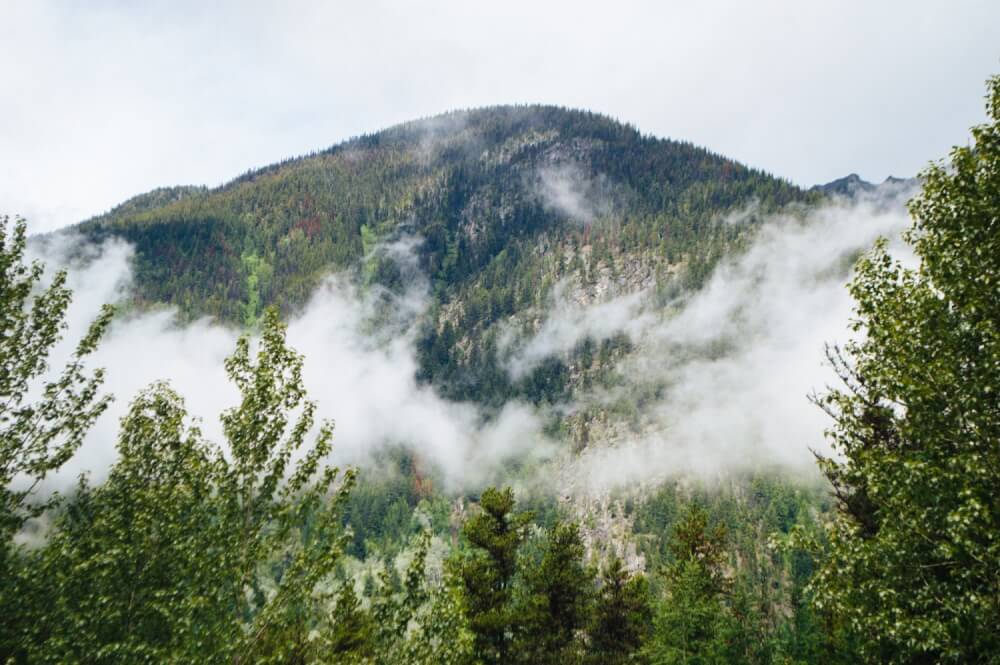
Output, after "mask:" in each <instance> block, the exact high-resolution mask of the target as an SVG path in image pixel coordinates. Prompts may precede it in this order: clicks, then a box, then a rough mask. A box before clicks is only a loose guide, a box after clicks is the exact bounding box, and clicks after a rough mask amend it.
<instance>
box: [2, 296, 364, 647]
mask: <svg viewBox="0 0 1000 665" xmlns="http://www.w3.org/2000/svg"><path fill="white" fill-rule="evenodd" d="M226 369H227V370H228V372H229V376H230V378H231V379H232V380H233V382H234V383H235V384H236V385H237V387H238V388H239V390H240V393H241V395H242V400H241V402H240V404H239V406H237V407H235V408H233V409H231V410H229V411H227V412H226V413H224V414H223V416H222V421H223V426H224V431H225V434H226V439H227V444H228V445H227V451H228V454H224V452H223V450H222V448H221V447H220V446H218V445H214V444H210V443H208V442H206V441H204V440H203V438H202V436H201V434H200V432H199V431H198V430H197V429H193V428H190V427H188V426H187V425H186V424H185V423H186V421H187V420H188V417H187V412H186V410H185V408H184V404H183V401H182V400H181V398H180V397H179V396H178V395H177V394H175V393H174V392H173V391H171V390H170V389H169V388H168V387H167V386H165V385H163V384H156V385H154V386H152V387H151V388H149V389H148V390H146V391H145V392H143V393H141V394H140V395H139V397H138V398H137V399H136V400H135V401H134V402H133V404H132V407H131V409H130V411H129V413H128V414H127V415H126V416H125V418H123V419H122V424H121V431H120V435H119V441H118V453H119V457H118V461H117V462H116V463H115V465H114V467H112V470H111V472H110V475H109V477H108V480H107V481H106V482H105V483H104V484H103V485H101V486H100V487H97V488H90V487H89V486H88V485H87V484H86V483H85V482H84V483H82V484H81V486H80V487H79V489H78V493H77V497H76V499H75V500H74V501H73V503H72V504H71V506H70V509H69V510H67V511H66V512H65V513H64V514H62V516H61V517H60V519H59V521H58V523H57V524H56V528H55V530H54V532H53V535H52V537H51V538H50V539H49V541H48V543H47V544H46V545H45V546H44V547H43V548H42V549H40V550H38V551H37V552H34V553H29V554H27V556H26V559H27V561H26V563H27V565H26V566H25V567H24V569H23V574H22V575H21V577H20V579H19V580H18V581H17V584H18V585H19V587H20V588H21V589H22V590H23V591H24V593H25V594H26V595H27V596H29V597H34V598H36V599H37V600H38V601H39V602H37V603H26V604H25V607H28V608H31V609H32V610H33V611H35V612H37V613H38V616H30V612H29V613H24V614H22V615H21V618H22V619H23V620H24V621H23V625H21V626H19V629H20V631H21V632H20V634H19V635H18V636H17V638H19V639H18V642H19V644H20V645H21V647H20V648H21V649H22V650H23V651H21V654H22V655H23V656H26V657H28V658H29V660H31V661H42V662H45V661H59V662H66V661H84V660H89V661H98V662H166V661H181V662H221V661H223V660H225V661H228V662H237V663H239V662H253V663H260V662H280V663H284V662H289V660H290V659H293V657H298V656H302V655H304V654H308V653H310V652H311V650H312V648H313V641H314V636H313V635H312V634H311V631H312V630H313V628H314V625H313V624H314V621H312V619H311V617H313V616H315V615H316V611H315V607H314V606H315V604H316V603H317V602H319V595H318V591H319V587H320V583H321V582H322V581H323V580H325V579H327V578H329V577H330V576H331V575H332V574H333V572H334V570H335V564H336V561H337V559H338V557H339V556H340V554H341V551H342V548H343V544H344V536H343V533H342V528H341V525H340V519H339V512H338V509H339V506H340V504H341V501H342V499H343V497H344V496H345V495H346V493H347V491H348V490H349V488H350V486H351V484H352V481H353V475H352V474H348V475H347V476H346V477H345V478H344V479H343V481H341V482H340V483H338V482H337V471H336V469H332V468H328V467H325V466H324V464H323V459H324V458H325V456H326V455H327V453H328V452H329V451H330V439H331V425H329V424H323V425H321V426H320V428H319V433H318V434H317V435H316V437H315V439H314V441H313V442H312V444H311V445H307V442H306V439H307V437H308V436H309V433H310V431H311V430H312V426H313V413H314V410H315V406H314V405H313V404H312V403H311V402H308V401H307V400H306V399H305V391H304V388H303V385H302V378H301V369H302V358H301V357H300V356H299V355H298V354H296V353H295V352H294V351H292V350H290V349H289V348H288V347H287V346H286V345H285V337H284V327H283V325H282V324H281V323H280V321H279V320H278V318H277V314H276V312H274V311H269V312H268V313H267V314H266V315H265V318H264V330H263V335H262V339H261V341H260V349H259V351H258V353H257V354H256V356H255V357H254V356H252V355H251V353H250V350H249V341H248V340H246V339H243V340H241V341H240V342H239V345H238V346H237V350H236V352H235V353H234V354H233V355H232V356H231V357H230V358H229V359H228V360H227V362H226ZM292 414H296V415H297V417H296V418H294V419H293V418H292ZM293 458H294V459H297V460H298V461H297V462H295V463H293ZM46 596H49V597H51V602H48V603H46V602H44V599H45V597H46Z"/></svg>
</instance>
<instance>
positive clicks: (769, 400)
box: [514, 193, 909, 490]
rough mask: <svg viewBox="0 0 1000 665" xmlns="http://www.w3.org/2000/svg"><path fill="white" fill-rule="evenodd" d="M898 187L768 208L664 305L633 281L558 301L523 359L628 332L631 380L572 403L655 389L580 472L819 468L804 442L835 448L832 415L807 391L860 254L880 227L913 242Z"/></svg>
mask: <svg viewBox="0 0 1000 665" xmlns="http://www.w3.org/2000/svg"><path fill="white" fill-rule="evenodd" d="M903 200H904V197H901V196H899V195H898V193H895V194H894V198H891V199H885V198H875V197H864V198H861V199H858V200H845V199H840V200H835V201H833V202H831V203H829V204H827V205H824V206H822V207H820V208H818V209H814V210H810V211H807V212H804V213H789V214H782V215H778V216H776V217H772V218H770V219H768V220H767V221H766V222H765V223H764V224H763V225H762V227H761V229H760V230H759V232H758V235H757V237H756V239H755V241H754V242H753V244H752V245H751V247H749V248H748V250H747V251H746V252H744V253H742V254H741V255H739V256H736V257H734V258H732V259H730V260H727V261H724V262H723V263H722V264H721V265H719V266H718V267H717V269H716V270H715V272H714V274H713V275H712V277H711V278H710V279H709V281H708V283H707V284H706V285H705V286H704V287H703V288H702V289H701V290H700V291H699V292H697V293H695V294H693V295H691V296H690V297H689V298H687V299H686V300H684V301H682V302H678V303H674V305H673V306H672V307H670V308H668V310H667V311H666V312H658V313H655V312H650V311H649V310H648V309H647V308H646V307H645V306H644V305H643V301H642V300H641V299H639V298H638V294H632V295H627V296H623V297H620V298H617V299H615V300H612V301H610V302H606V303H600V304H597V305H594V306H591V307H588V308H580V307H579V306H576V305H574V304H572V303H566V302H563V303H561V304H558V305H556V306H555V307H554V308H553V310H552V311H553V314H552V315H551V316H550V317H549V319H548V320H546V321H545V322H544V323H543V325H542V326H541V328H540V330H539V332H538V334H537V335H536V336H535V337H534V338H532V339H530V340H529V341H528V342H527V343H526V344H525V345H524V347H523V350H522V352H521V355H520V356H516V355H515V356H514V357H515V361H519V362H521V363H522V364H523V363H524V362H525V361H526V360H528V359H532V360H536V361H537V359H538V358H539V357H540V356H541V355H543V353H544V352H560V351H566V350H568V349H570V348H572V346H573V344H575V342H576V341H577V340H578V339H581V338H582V337H581V336H591V337H594V338H596V339H600V338H601V336H602V335H603V336H604V337H610V336H611V335H612V334H619V333H624V334H626V335H628V336H629V338H630V339H631V340H632V342H633V344H634V345H635V350H634V352H633V353H631V354H630V355H629V356H628V357H627V358H626V359H624V360H623V361H622V362H621V364H620V365H619V367H618V368H617V371H618V374H619V378H620V379H621V381H620V382H619V383H620V385H621V386H623V387H619V388H617V389H615V390H614V391H612V393H611V394H608V393H606V392H602V393H593V394H590V395H583V396H579V397H578V399H577V402H576V403H575V404H574V408H577V409H580V408H586V407H587V406H588V405H594V404H600V405H605V406H606V405H608V404H609V403H613V402H614V401H616V400H618V401H621V400H625V401H627V402H628V401H630V400H631V401H633V402H634V400H635V399H636V398H635V395H637V394H640V393H642V394H646V395H649V394H653V395H656V397H655V398H654V399H652V400H644V401H643V402H642V406H641V407H640V410H639V414H638V418H637V423H636V424H634V425H633V426H631V427H628V428H627V429H624V430H623V429H621V428H618V429H614V428H612V430H611V431H609V432H607V433H606V440H604V441H601V440H600V435H598V436H597V437H596V442H595V443H594V444H592V445H589V446H588V448H587V449H586V450H585V451H584V452H583V454H582V455H581V456H580V457H579V458H578V459H575V460H573V462H572V467H573V473H571V474H570V475H571V476H572V477H573V479H574V480H573V482H574V483H576V484H577V485H578V486H580V487H585V488H591V489H598V490H600V489H607V488H610V487H616V486H626V485H631V484H634V483H637V482H638V483H641V482H654V481H656V480H659V479H662V478H665V477H668V476H671V475H683V474H692V473H693V474H697V475H702V476H712V475H716V474H719V473H722V472H726V471H732V470H739V469H746V468H754V467H758V466H770V465H780V466H784V467H789V468H792V469H796V470H801V471H802V472H804V473H811V472H814V464H813V458H812V455H811V453H810V450H811V449H812V450H820V451H824V452H829V451H828V447H827V444H826V442H825V440H824V436H823V431H824V429H825V428H826V427H828V426H829V424H830V423H829V422H828V420H827V419H826V416H825V415H824V414H823V413H822V412H821V411H820V410H819V409H817V408H814V407H812V406H811V405H810V404H809V403H808V401H807V395H808V394H810V393H812V392H814V391H817V390H819V391H822V390H823V389H824V388H825V386H827V385H828V384H831V383H832V382H833V381H835V377H834V376H833V374H832V372H831V370H830V369H829V368H828V367H827V366H826V365H825V363H824V345H825V344H826V343H837V342H844V341H845V340H846V339H847V338H848V337H849V335H850V331H849V321H850V318H851V314H852V301H851V298H850V295H849V293H848V291H847V289H846V288H845V287H846V284H847V282H848V281H849V279H850V271H851V266H852V265H853V263H854V260H855V259H856V258H857V257H858V256H859V255H860V254H861V253H862V252H864V251H866V250H867V249H868V248H870V247H871V246H872V243H873V242H874V241H875V239H876V238H877V237H880V236H884V237H888V238H890V239H893V240H894V242H893V243H892V245H891V246H892V247H893V249H894V251H895V252H896V253H897V255H903V256H905V255H906V253H907V249H906V247H905V246H903V245H902V244H901V242H900V241H899V235H900V232H901V231H902V230H903V229H904V228H906V227H907V226H908V225H909V217H908V215H907V213H906V211H905V209H904V208H903V206H902V201H903ZM594 322H599V324H595V323H594ZM514 367H515V368H516V367H518V365H517V364H516V363H515V365H514ZM632 406H633V407H634V406H635V404H634V403H633V404H632ZM591 441H592V442H594V441H595V438H592V439H591Z"/></svg>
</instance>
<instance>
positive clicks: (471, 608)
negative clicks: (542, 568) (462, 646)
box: [454, 487, 531, 664]
mask: <svg viewBox="0 0 1000 665" xmlns="http://www.w3.org/2000/svg"><path fill="white" fill-rule="evenodd" d="M514 505H515V502H514V492H513V490H511V489H510V488H509V487H508V488H506V489H504V490H502V491H501V490H497V489H496V488H493V487H490V488H487V489H486V490H485V491H484V492H483V493H482V495H481V497H480V500H479V508H480V510H479V512H478V513H477V514H476V515H474V516H473V517H472V518H471V519H469V520H468V521H467V522H466V523H465V524H464V525H463V527H462V534H463V535H464V536H465V538H466V539H467V540H468V542H469V544H470V545H471V546H472V548H473V549H472V551H470V552H468V553H467V554H466V555H465V556H461V557H460V558H458V559H456V560H455V562H454V568H455V572H456V575H457V577H458V579H459V580H461V584H462V589H463V595H464V605H465V611H466V614H467V616H468V619H469V628H470V630H471V631H472V634H473V635H474V638H475V642H474V654H475V658H476V659H477V660H478V661H480V662H483V663H498V664H499V663H508V662H510V660H509V659H510V641H511V636H512V624H513V620H514V617H513V611H512V602H511V600H512V591H513V589H512V584H513V580H514V573H515V572H516V570H517V551H518V548H519V547H520V545H521V543H522V542H523V541H524V538H525V532H526V529H527V527H528V524H529V523H530V521H531V516H530V515H528V514H526V513H515V512H514Z"/></svg>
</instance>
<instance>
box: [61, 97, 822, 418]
mask: <svg viewBox="0 0 1000 665" xmlns="http://www.w3.org/2000/svg"><path fill="white" fill-rule="evenodd" d="M818 196H819V194H817V193H816V192H807V191H803V190H801V189H799V188H797V187H795V186H794V185H792V184H791V183H789V182H787V181H785V180H782V179H779V178H775V177H773V176H771V175H768V174H766V173H764V172H762V171H759V170H756V169H753V168H749V167H747V166H744V165H742V164H739V163H737V162H734V161H732V160H729V159H726V158H724V157H722V156H720V155H717V154H713V153H711V152H709V151H707V150H705V149H702V148H698V147H696V146H693V145H691V144H689V143H685V142H680V141H674V140H668V139H662V138H656V137H652V136H647V135H643V134H641V133H640V132H639V131H638V130H637V129H635V128H634V127H631V126H629V125H626V124H622V123H620V122H617V121H615V120H613V119H611V118H608V117H606V116H602V115H597V114H594V113H589V112H585V111H577V110H569V109H565V108H559V107H553V106H498V107H491V108H482V109H476V110H470V111H457V112H452V113H447V114H444V115H440V116H436V117H432V118H427V119H423V120H417V121H413V122H409V123H406V124H402V125H399V126H396V127H392V128H389V129H386V130H384V131H380V132H377V133H374V134H370V135H365V136H360V137H357V138H354V139H351V140H348V141H345V142H343V143H341V144H338V145H335V146H333V147H331V148H329V149H326V150H323V151H321V152H317V153H314V154H310V155H306V156H303V157H299V158H295V159H289V160H286V161H283V162H281V163H278V164H273V165H271V166H267V167H265V168H261V169H258V170H255V171H251V172H248V173H246V174H244V175H242V176H240V177H238V178H236V179H234V180H233V181H231V182H229V183H227V184H225V185H223V186H221V187H218V188H215V189H205V188H197V187H175V188H165V189H158V190H154V191H153V192H150V193H148V194H144V195H142V196H139V197H136V198H134V199H131V200H130V201H127V202H125V203H123V204H122V205H120V206H118V207H117V208H115V209H113V210H111V211H110V212H108V213H107V214H104V215H101V216H99V217H96V218H93V219H91V220H88V221H86V222H84V223H82V224H80V225H79V227H78V230H79V231H81V232H82V233H83V234H85V235H86V236H88V237H89V238H91V239H94V240H100V239H102V238H107V237H110V236H114V237H120V238H123V239H125V240H127V241H128V242H130V243H132V244H133V245H134V246H135V249H136V261H135V280H136V286H137V290H136V296H135V297H136V300H137V303H138V304H139V305H140V306H141V305H143V304H150V303H168V304H172V305H175V306H177V307H178V308H179V310H180V311H181V313H182V315H183V316H184V317H188V318H194V317H197V316H202V315H212V316H215V317H217V318H219V319H221V320H223V321H228V322H231V323H234V324H244V325H253V324H254V323H255V322H256V320H257V317H259V315H260V313H261V311H262V308H263V307H266V306H267V305H270V304H277V305H279V306H280V307H281V309H282V310H283V312H285V313H286V314H290V313H292V312H294V311H296V309H297V308H299V307H301V306H302V305H303V304H304V303H305V302H306V300H307V299H308V297H309V295H310V294H311V293H312V291H313V290H314V289H315V287H316V286H317V284H318V283H319V282H320V280H321V279H322V278H323V277H324V276H325V275H327V274H329V273H330V272H334V271H344V270H352V271H354V272H355V274H356V275H357V276H358V277H359V279H362V280H367V281H370V282H378V283H380V284H383V285H385V286H388V287H390V288H393V287H399V286H400V284H399V282H400V277H399V274H398V271H396V270H395V269H394V267H393V265H391V262H387V261H384V260H381V261H380V260H379V259H378V258H377V257H375V255H373V252H372V250H373V249H374V248H375V247H377V246H379V245H380V244H382V243H387V242H392V241H394V240H397V239H400V238H403V237H410V236H412V237H416V238H417V239H419V240H420V244H419V247H418V249H417V253H418V261H419V265H420V267H421V268H422V269H423V271H424V273H425V274H427V275H429V276H430V279H431V283H432V285H433V288H432V301H433V306H432V308H431V312H430V320H429V321H428V322H427V324H426V327H425V331H424V334H423V335H422V338H421V340H420V349H421V360H422V370H421V375H422V378H423V379H425V380H431V381H434V382H435V383H437V384H439V385H441V386H442V387H443V388H444V389H445V392H448V386H451V392H452V393H453V394H455V395H463V396H465V397H469V396H471V398H473V399H478V400H481V401H488V402H489V401H492V402H494V403H496V404H499V403H502V402H503V400H504V399H506V397H507V396H509V394H510V393H511V391H514V392H518V391H520V392H522V393H525V392H526V393H530V396H531V397H532V399H541V398H542V396H543V395H546V394H549V395H551V394H553V393H554V392H558V386H557V385H554V384H553V385H549V384H550V383H551V381H548V380H542V381H541V382H540V383H539V384H538V385H536V386H534V387H530V386H529V387H522V388H520V389H519V388H515V387H512V386H511V385H510V382H509V380H508V379H506V378H503V376H501V375H503V374H504V373H503V372H499V371H495V368H494V367H493V366H492V365H491V361H489V360H487V358H489V357H491V354H495V347H496V343H497V334H498V330H497V325H496V324H497V323H498V322H501V321H503V320H505V319H507V318H509V317H510V316H511V315H514V314H516V313H518V312H523V311H525V310H526V309H527V308H529V307H531V306H532V305H536V304H539V303H542V302H544V299H545V298H547V297H548V295H549V293H550V292H551V290H552V288H553V286H554V285H556V284H557V283H559V282H560V280H563V279H565V278H566V277H568V276H571V275H577V276H581V277H583V278H584V281H585V282H588V283H589V284H591V285H592V286H593V285H594V284H595V283H596V282H598V281H600V280H601V275H602V274H603V273H606V272H608V271H611V272H614V273H616V274H617V275H620V274H622V273H623V272H628V273H629V274H631V278H630V279H631V280H632V282H633V284H634V283H638V282H649V281H654V282H656V283H658V284H659V283H666V281H670V282H671V283H676V284H682V285H683V286H685V287H691V286H696V285H697V284H699V283H700V282H701V280H703V279H704V278H705V276H706V275H707V274H708V272H709V270H710V269H711V266H712V265H713V264H714V262H715V261H716V260H717V259H718V258H719V256H721V255H723V254H724V253H725V252H726V251H728V248H730V247H732V246H738V245H739V244H740V243H741V242H743V239H744V238H745V237H746V236H747V234H748V233H749V232H751V231H752V228H753V226H754V224H753V219H755V217H754V216H750V218H749V223H744V224H731V223H727V222H726V221H725V220H726V218H727V216H728V215H730V214H731V213H733V212H734V211H738V210H742V209H745V208H747V207H748V206H750V205H751V203H752V204H753V209H754V210H755V211H756V212H757V213H759V214H763V213H766V212H767V211H769V210H775V209H777V208H780V207H782V206H784V205H786V204H788V203H791V202H795V201H812V200H816V199H817V197H818ZM366 257H367V258H366ZM373 257H374V258H373ZM605 277H607V276H606V275H605ZM604 281H605V286H609V285H610V287H611V288H615V287H616V286H617V285H621V284H622V279H621V278H618V277H616V278H615V279H613V280H612V279H605V280H604ZM530 381H531V379H529V382H530ZM555 383H556V384H558V383H559V382H558V381H556V382H555Z"/></svg>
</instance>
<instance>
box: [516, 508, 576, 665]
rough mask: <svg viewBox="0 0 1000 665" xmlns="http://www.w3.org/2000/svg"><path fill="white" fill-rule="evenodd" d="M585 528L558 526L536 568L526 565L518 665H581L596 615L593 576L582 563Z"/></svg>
mask: <svg viewBox="0 0 1000 665" xmlns="http://www.w3.org/2000/svg"><path fill="white" fill-rule="evenodd" d="M583 555H584V549H583V541H582V540H581V539H580V529H579V527H578V526H577V525H576V524H573V523H557V524H556V525H554V526H553V527H552V529H550V530H549V533H548V537H547V538H546V541H545V544H544V549H543V552H542V557H541V560H540V561H539V562H537V564H534V562H526V563H525V564H524V566H523V567H524V571H523V576H524V589H523V597H521V598H520V599H519V601H518V603H517V606H516V612H517V633H518V635H517V643H516V650H517V660H519V661H520V662H523V663H539V664H543V663H553V664H556V663H579V662H581V661H582V658H583V644H582V642H581V640H580V637H581V634H582V632H583V630H584V629H585V628H586V627H587V625H588V623H589V621H590V616H591V614H590V613H591V600H592V597H593V585H594V573H593V571H591V570H588V569H587V567H586V566H584V563H583Z"/></svg>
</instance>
